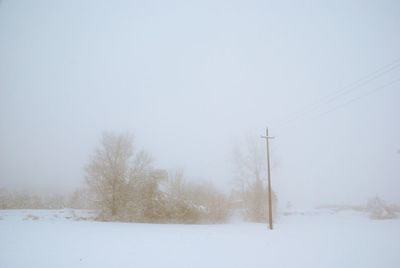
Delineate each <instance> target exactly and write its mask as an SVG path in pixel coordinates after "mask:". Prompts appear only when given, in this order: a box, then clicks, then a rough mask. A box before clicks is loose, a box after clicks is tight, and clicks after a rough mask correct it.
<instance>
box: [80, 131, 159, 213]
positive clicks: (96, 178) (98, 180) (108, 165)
mask: <svg viewBox="0 0 400 268" xmlns="http://www.w3.org/2000/svg"><path fill="white" fill-rule="evenodd" d="M150 169H151V158H150V157H149V156H148V154H146V153H145V152H143V151H139V152H137V151H136V150H135V148H134V146H133V142H132V136H131V135H128V134H126V135H115V134H110V133H106V134H103V137H102V140H101V143H100V146H99V147H98V148H97V149H96V151H95V153H94V154H93V156H92V157H91V159H90V162H89V164H88V165H87V166H86V169H85V170H86V182H87V185H88V188H89V190H90V192H91V193H92V194H93V196H94V201H95V203H96V205H97V207H98V208H100V210H101V212H102V214H103V216H106V217H107V216H108V215H111V217H112V218H115V217H118V216H119V215H120V214H121V213H123V212H124V209H125V206H126V204H127V203H128V201H129V199H130V198H131V195H134V192H133V191H132V189H135V187H139V185H140V184H141V183H142V181H143V180H144V177H146V175H147V174H148V173H149V170H150Z"/></svg>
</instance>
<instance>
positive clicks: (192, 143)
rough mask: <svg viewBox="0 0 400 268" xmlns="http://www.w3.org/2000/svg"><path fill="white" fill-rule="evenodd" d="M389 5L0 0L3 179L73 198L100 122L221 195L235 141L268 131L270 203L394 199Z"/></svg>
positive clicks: (397, 38) (227, 185) (395, 110)
mask: <svg viewBox="0 0 400 268" xmlns="http://www.w3.org/2000/svg"><path fill="white" fill-rule="evenodd" d="M399 12H400V4H399V3H397V2H396V1H335V2H334V3H328V2H324V1H320V2H318V3H315V2H313V1H310V2H308V1H306V2H302V3H293V2H286V1H279V3H278V2H273V1H199V2H197V3H194V2H191V3H189V2H187V1H168V2H165V1H113V2H110V1H34V2H33V1H11V0H3V1H1V2H0V187H5V188H11V189H13V188H15V189H34V190H36V191H48V192H58V193H70V192H72V191H73V190H74V189H76V188H77V187H81V186H82V185H83V184H84V171H83V167H84V166H85V164H87V162H88V159H89V156H90V155H91V153H92V152H93V150H94V149H95V147H96V146H97V144H98V143H99V140H100V138H101V134H102V133H103V132H104V131H113V132H117V133H119V132H122V133H125V132H129V133H133V134H134V136H135V144H136V145H137V146H138V147H139V148H143V149H145V150H147V151H148V152H150V153H151V154H152V155H153V157H154V159H155V163H156V165H157V166H158V167H161V168H165V169H170V168H177V167H178V168H183V169H184V170H185V173H186V174H187V176H188V177H189V178H190V179H192V180H210V181H212V182H214V183H215V184H216V185H217V186H218V187H219V188H221V189H226V190H227V191H229V190H230V189H231V187H232V180H233V178H234V168H233V166H232V149H233V147H234V146H235V145H236V144H240V143H241V142H242V141H243V139H244V137H246V136H249V135H250V136H254V137H255V138H256V139H257V138H259V136H260V135H262V134H264V132H265V127H266V126H268V127H269V130H270V134H271V135H273V136H275V139H274V140H271V160H272V185H273V188H274V190H275V192H276V193H277V196H278V200H279V205H281V206H285V205H286V203H287V202H291V203H292V204H293V205H295V206H300V205H301V206H313V205H318V204H326V203H363V202H365V200H367V199H368V198H370V197H371V196H374V195H379V196H381V197H383V198H384V199H386V200H387V201H389V202H397V203H398V202H400V195H399V191H398V189H400V126H399V120H398V116H399V114H400V113H399V112H400V106H399V100H400V91H399V85H400V83H398V82H393V81H398V79H399V78H400V68H398V67H399V66H398V65H399V64H398V63H399V57H400V53H399V47H400V35H399V33H400V18H399V16H398V14H399ZM391 63H394V64H397V65H394V66H397V67H396V68H393V70H391V71H390V72H386V73H383V74H382V75H381V76H379V77H378V78H377V79H374V80H373V81H370V82H368V83H365V84H364V85H363V86H360V87H358V88H353V89H354V90H352V91H351V92H349V94H343V95H341V96H338V97H337V98H335V99H334V100H333V101H330V102H324V101H321V100H322V99H323V98H324V97H325V96H330V95H331V94H333V93H335V92H337V91H338V90H340V89H342V88H344V87H345V86H348V85H351V84H352V83H353V82H355V81H357V80H358V79H360V78H362V77H364V76H365V75H367V74H369V73H373V72H375V71H377V70H383V69H382V68H383V67H384V66H387V65H388V64H391ZM392 82H393V83H392ZM385 85H388V86H385ZM379 88H381V89H382V90H376V89H379ZM353 100H355V101H353ZM313 104H316V105H315V106H312V105H313ZM304 111H306V112H304ZM259 142H260V143H261V144H263V140H261V139H259Z"/></svg>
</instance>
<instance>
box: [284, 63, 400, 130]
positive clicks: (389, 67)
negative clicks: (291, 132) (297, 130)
mask: <svg viewBox="0 0 400 268" xmlns="http://www.w3.org/2000/svg"><path fill="white" fill-rule="evenodd" d="M399 67H400V58H398V59H396V60H394V61H392V62H391V63H389V64H386V65H385V66H383V67H381V68H379V69H377V70H375V71H373V72H371V73H369V74H367V75H365V76H363V77H361V78H359V79H357V80H356V81H354V82H352V83H350V84H349V85H347V86H345V87H343V88H341V89H339V90H336V91H334V92H332V93H331V94H329V95H326V96H324V97H321V98H319V99H318V100H317V101H314V102H312V103H311V104H309V105H308V106H305V107H304V108H303V109H301V110H298V111H297V112H295V113H293V114H292V116H291V117H289V118H287V119H286V120H283V121H281V122H280V123H278V124H277V127H278V128H281V127H283V126H285V125H288V124H290V123H292V122H294V121H297V120H298V119H299V118H301V117H302V116H305V115H307V114H310V113H311V112H314V111H316V110H318V109H320V108H321V105H326V104H330V103H332V102H334V101H335V100H337V99H339V98H341V97H343V96H345V95H347V94H349V93H351V92H353V91H355V90H357V89H360V88H362V87H363V86H365V85H367V84H369V83H371V82H373V81H375V80H377V79H378V78H380V77H382V76H384V75H386V74H388V73H390V72H392V71H394V70H396V69H398V68H399ZM396 81H397V80H396ZM396 81H394V82H393V81H392V82H393V83H392V82H390V83H388V84H387V85H384V86H382V87H379V88H378V89H383V88H386V87H388V86H390V85H392V84H394V83H395V82H396ZM375 91H377V90H372V91H371V92H372V93H373V92H375ZM372 93H369V94H372ZM369 94H366V95H365V96H367V95H369ZM365 96H364V95H362V96H360V97H356V98H353V99H351V100H349V101H347V102H345V103H342V104H340V105H338V106H335V107H334V108H333V109H331V110H329V111H328V112H326V113H329V112H331V111H333V110H335V109H336V107H337V108H340V107H342V106H346V105H348V104H350V103H352V102H353V101H355V100H357V99H359V98H363V97H365ZM322 114H325V113H322Z"/></svg>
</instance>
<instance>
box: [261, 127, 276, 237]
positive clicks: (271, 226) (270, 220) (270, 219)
mask: <svg viewBox="0 0 400 268" xmlns="http://www.w3.org/2000/svg"><path fill="white" fill-rule="evenodd" d="M261 138H262V139H265V142H266V143H267V170H268V222H269V229H270V230H272V228H273V224H272V190H271V171H270V168H269V166H270V162H269V139H273V138H274V137H271V136H268V128H266V130H265V136H261Z"/></svg>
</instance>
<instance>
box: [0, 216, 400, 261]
mask: <svg viewBox="0 0 400 268" xmlns="http://www.w3.org/2000/svg"><path fill="white" fill-rule="evenodd" d="M92 216H93V215H92V214H91V213H90V212H89V211H79V210H0V267H7V268H14V267H32V268H36V267H40V268H45V267H68V268H71V267H97V268H102V267H107V268H108V267H174V268H177V267H254V268H256V267H263V268H265V267H307V268H308V267H335V268H338V267H363V268H367V267H385V268H390V267H393V268H395V267H396V268H397V267H400V254H399V253H400V220H399V219H388V220H372V219H369V218H368V217H367V216H366V215H363V214H360V213H356V212H338V213H328V212H327V211H324V212H320V211H319V212H313V213H294V214H291V215H286V216H284V215H280V216H279V217H278V219H277V222H276V224H275V229H274V230H273V231H270V230H268V229H267V226H266V225H265V224H253V223H234V224H221V225H174V224H165V225H160V224H135V223H116V222H95V221H92V220H90V218H91V217H92Z"/></svg>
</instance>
